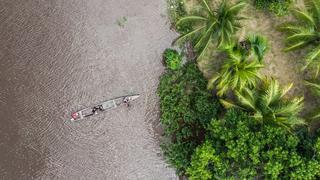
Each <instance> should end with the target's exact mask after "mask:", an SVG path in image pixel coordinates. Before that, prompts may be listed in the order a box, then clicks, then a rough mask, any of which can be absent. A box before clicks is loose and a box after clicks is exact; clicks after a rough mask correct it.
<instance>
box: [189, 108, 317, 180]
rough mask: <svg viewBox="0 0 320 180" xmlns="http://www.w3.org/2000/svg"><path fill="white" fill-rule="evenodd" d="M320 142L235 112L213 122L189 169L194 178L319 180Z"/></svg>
mask: <svg viewBox="0 0 320 180" xmlns="http://www.w3.org/2000/svg"><path fill="white" fill-rule="evenodd" d="M319 145H320V139H319V138H318V139H316V138H313V137H311V136H309V135H308V134H307V131H301V132H300V133H299V134H298V135H295V134H292V133H289V132H288V131H286V130H285V129H283V128H281V127H276V126H271V125H262V124H260V123H258V122H257V121H255V120H253V119H252V118H251V117H249V116H248V115H247V114H246V113H244V112H241V111H238V110H234V109H231V110H229V111H228V112H227V113H226V115H225V117H224V119H223V120H212V121H211V123H210V126H209V127H208V133H207V138H206V141H205V143H204V144H202V145H201V146H198V148H197V149H196V151H195V153H194V154H193V156H192V162H191V166H190V167H189V168H188V169H187V174H188V175H189V176H190V179H203V180H205V179H319V178H320V147H319Z"/></svg>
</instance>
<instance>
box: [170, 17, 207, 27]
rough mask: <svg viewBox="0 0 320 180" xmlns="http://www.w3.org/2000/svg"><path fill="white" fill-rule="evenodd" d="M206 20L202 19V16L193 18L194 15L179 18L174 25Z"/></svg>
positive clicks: (205, 19)
mask: <svg viewBox="0 0 320 180" xmlns="http://www.w3.org/2000/svg"><path fill="white" fill-rule="evenodd" d="M207 20H208V18H206V17H202V16H195V15H192V16H185V17H182V18H180V19H179V20H178V21H177V23H176V25H177V26H178V25H180V24H182V23H185V22H188V21H207Z"/></svg>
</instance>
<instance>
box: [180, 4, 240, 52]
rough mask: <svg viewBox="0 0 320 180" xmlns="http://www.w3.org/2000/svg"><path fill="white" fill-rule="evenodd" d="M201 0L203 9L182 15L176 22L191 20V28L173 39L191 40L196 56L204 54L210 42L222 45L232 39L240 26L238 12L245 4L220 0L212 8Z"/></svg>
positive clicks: (181, 22)
mask: <svg viewBox="0 0 320 180" xmlns="http://www.w3.org/2000/svg"><path fill="white" fill-rule="evenodd" d="M201 1H202V8H203V9H204V11H201V12H198V13H195V14H194V15H190V16H185V17H182V18H181V19H180V20H178V22H177V25H180V24H183V23H186V22H192V30H191V31H190V32H188V33H186V34H183V35H181V36H180V37H178V38H177V39H176V40H175V41H174V43H176V42H181V41H185V40H187V39H189V40H192V42H193V46H194V48H195V50H196V51H197V53H198V58H200V57H202V56H203V55H204V53H205V52H206V50H207V48H208V46H209V45H210V43H211V42H217V43H216V45H217V46H218V47H222V46H223V45H225V44H228V43H230V42H231V41H232V37H233V35H234V34H235V32H236V31H237V30H238V29H239V28H240V27H241V26H240V23H239V22H240V20H241V19H243V17H240V16H239V12H240V10H241V9H243V7H244V6H245V4H246V3H245V2H238V3H236V4H234V5H230V3H229V2H228V1H227V0H222V1H221V2H220V3H219V4H218V6H217V7H216V9H213V8H211V6H210V5H209V3H208V2H207V1H206V0H201Z"/></svg>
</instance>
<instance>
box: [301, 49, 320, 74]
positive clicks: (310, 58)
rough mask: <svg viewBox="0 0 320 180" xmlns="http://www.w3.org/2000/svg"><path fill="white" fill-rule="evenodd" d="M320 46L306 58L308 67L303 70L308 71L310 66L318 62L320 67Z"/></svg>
mask: <svg viewBox="0 0 320 180" xmlns="http://www.w3.org/2000/svg"><path fill="white" fill-rule="evenodd" d="M319 59H320V45H319V46H318V47H317V48H315V49H313V50H312V51H311V52H310V53H309V54H308V55H307V57H306V65H305V67H304V68H303V69H306V68H307V67H308V66H310V64H313V63H314V62H316V60H318V61H317V63H318V65H319V64H320V61H319Z"/></svg>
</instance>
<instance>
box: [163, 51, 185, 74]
mask: <svg viewBox="0 0 320 180" xmlns="http://www.w3.org/2000/svg"><path fill="white" fill-rule="evenodd" d="M163 58H164V61H165V64H166V66H167V68H168V69H171V70H177V69H179V68H180V67H181V61H182V57H181V55H180V54H179V53H178V51H176V50H174V49H166V50H165V51H164V53H163Z"/></svg>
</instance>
